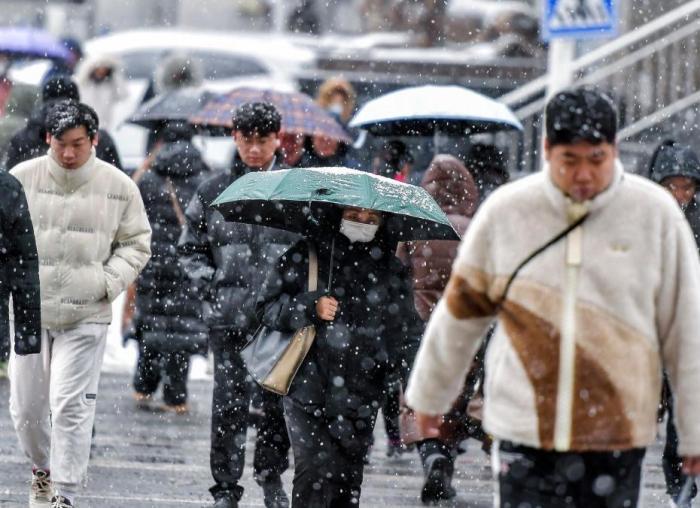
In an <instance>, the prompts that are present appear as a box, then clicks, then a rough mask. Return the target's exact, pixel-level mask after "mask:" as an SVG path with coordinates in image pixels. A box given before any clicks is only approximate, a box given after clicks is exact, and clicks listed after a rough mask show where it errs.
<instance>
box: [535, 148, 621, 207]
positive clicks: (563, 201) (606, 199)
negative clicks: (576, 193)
mask: <svg viewBox="0 0 700 508" xmlns="http://www.w3.org/2000/svg"><path fill="white" fill-rule="evenodd" d="M550 172H551V168H550V166H549V164H548V163H545V165H544V167H543V169H542V173H543V176H544V187H545V194H546V195H547V198H548V200H549V202H550V204H551V205H552V206H553V207H554V208H555V209H556V210H557V211H559V212H561V213H562V214H563V215H565V216H566V215H569V216H570V214H571V213H572V211H573V212H574V213H575V209H576V208H577V205H575V204H574V202H573V201H572V200H571V198H569V197H568V196H566V195H565V194H564V193H563V192H562V191H561V189H559V187H557V186H556V185H555V184H554V182H553V181H552V177H551V174H550ZM624 177H625V169H624V167H623V166H622V163H621V162H620V160H619V159H616V160H615V169H614V174H613V178H612V181H611V182H610V185H609V186H608V188H607V189H605V190H604V191H603V192H601V193H600V194H598V195H597V196H596V197H594V198H593V199H591V200H590V201H587V202H586V203H584V204H583V205H584V207H585V209H586V210H587V211H588V212H590V213H592V212H595V211H597V210H601V209H603V208H605V206H606V205H607V204H608V203H610V202H611V201H612V200H613V198H614V197H615V195H616V194H617V191H618V190H619V189H620V186H621V185H622V182H623V180H624Z"/></svg>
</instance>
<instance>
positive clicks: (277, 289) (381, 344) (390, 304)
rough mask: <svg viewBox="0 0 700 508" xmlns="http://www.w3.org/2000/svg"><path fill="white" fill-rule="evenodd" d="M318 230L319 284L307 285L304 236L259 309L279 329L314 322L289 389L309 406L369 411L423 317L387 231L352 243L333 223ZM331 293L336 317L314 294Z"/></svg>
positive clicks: (352, 416)
mask: <svg viewBox="0 0 700 508" xmlns="http://www.w3.org/2000/svg"><path fill="white" fill-rule="evenodd" d="M338 222H340V219H338ZM336 229H337V227H336ZM380 232H381V229H380ZM379 234H381V233H379ZM313 238H318V239H319V240H313V241H314V243H315V245H316V250H317V255H318V268H319V273H318V290H317V291H314V292H310V291H309V288H308V273H309V256H308V252H309V249H308V244H307V241H306V240H301V241H299V242H298V243H297V244H296V245H294V246H293V247H292V248H291V249H290V250H289V251H287V252H286V253H285V254H284V256H282V258H280V260H279V263H278V264H277V267H276V269H275V270H274V271H272V272H271V273H270V275H269V277H268V278H267V280H266V282H265V286H264V287H263V290H262V294H261V296H260V298H259V301H258V312H259V315H260V318H261V320H262V322H263V323H264V324H265V325H267V326H269V327H270V328H272V329H274V330H280V331H285V332H291V331H294V330H297V329H299V328H301V327H303V326H307V325H315V327H316V338H315V340H314V343H313V345H312V346H311V350H310V351H309V353H308V355H307V357H306V359H305V361H304V363H303V364H302V366H301V368H300V370H299V373H298V374H297V376H296V377H295V379H294V381H293V382H292V385H291V387H290V391H289V394H288V395H289V397H291V398H292V399H293V400H294V401H295V402H296V403H297V404H300V405H301V406H303V407H304V408H305V409H306V411H307V412H309V413H311V414H321V413H322V414H324V415H325V416H326V417H328V418H332V419H336V418H337V417H338V416H343V417H344V418H346V419H347V420H348V421H352V420H358V419H369V418H370V415H372V414H375V413H376V408H377V407H378V405H380V404H381V401H382V400H383V398H384V396H385V395H384V389H385V387H386V377H387V375H389V374H390V373H393V372H395V370H396V369H397V368H401V367H407V363H406V361H407V360H408V359H412V358H413V357H414V354H415V351H416V350H417V347H418V343H419V341H420V334H421V331H422V325H421V324H420V320H419V319H418V317H417V315H416V313H415V310H414V308H413V301H412V297H411V284H410V276H409V274H408V271H407V270H406V268H405V267H404V266H403V265H402V263H401V262H400V261H399V260H398V259H397V258H396V257H395V256H394V252H395V250H396V249H395V244H394V245H389V244H387V243H385V242H383V241H382V240H381V238H379V239H375V240H373V241H371V242H368V243H359V242H355V243H351V242H350V241H349V240H348V239H347V238H346V237H345V236H344V235H342V234H340V233H338V232H335V233H334V232H333V230H330V231H328V232H326V233H325V234H323V235H322V236H321V235H319V234H317V235H315V236H314V237H313ZM329 284H330V285H329ZM326 294H328V295H330V296H333V297H334V298H335V299H336V300H338V302H339V310H338V314H337V315H336V319H335V320H334V321H333V322H330V323H329V322H325V321H321V320H319V319H318V317H317V314H316V302H317V301H318V299H319V298H320V297H321V296H323V295H326ZM402 370H403V371H404V372H405V370H406V369H405V368H404V369H402ZM317 411H320V412H321V413H318V412H317ZM340 421H342V418H341V419H340Z"/></svg>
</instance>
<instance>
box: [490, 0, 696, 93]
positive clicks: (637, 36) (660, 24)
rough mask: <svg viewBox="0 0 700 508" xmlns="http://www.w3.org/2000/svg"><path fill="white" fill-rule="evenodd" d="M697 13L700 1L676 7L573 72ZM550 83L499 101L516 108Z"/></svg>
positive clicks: (535, 83) (577, 62)
mask: <svg viewBox="0 0 700 508" xmlns="http://www.w3.org/2000/svg"><path fill="white" fill-rule="evenodd" d="M696 12H700V0H691V1H690V2H688V3H686V4H684V5H681V6H679V7H676V8H675V9H674V10H672V11H671V12H667V13H666V14H664V15H663V16H661V17H659V18H658V19H656V20H654V21H651V22H649V23H647V24H645V25H643V26H641V27H638V28H635V29H634V30H631V31H630V32H628V33H626V34H624V35H623V36H621V37H618V38H617V39H614V40H613V41H610V42H609V43H607V44H604V45H603V46H601V47H599V48H597V49H595V50H593V51H591V52H590V53H587V54H585V55H583V56H582V57H581V58H578V59H577V60H575V61H574V62H573V63H572V67H571V70H572V72H578V71H580V70H582V69H584V68H585V67H588V66H590V65H591V64H593V63H595V62H597V61H599V60H604V59H605V58H607V57H609V56H610V55H613V54H614V53H616V52H618V51H621V50H623V49H625V48H628V47H630V46H632V45H634V44H637V43H638V42H641V41H643V40H644V39H645V38H647V37H649V36H650V35H653V34H654V33H656V32H658V31H660V30H662V29H664V28H667V27H669V26H671V25H673V24H675V23H677V22H678V21H681V20H682V19H683V18H687V17H689V16H690V15H692V14H694V13H696ZM548 83H549V78H548V76H547V75H546V74H545V75H544V76H541V77H539V78H537V79H535V80H533V81H531V82H530V83H527V84H526V85H523V86H522V87H520V88H518V89H516V90H513V91H512V92H509V93H507V94H505V95H502V96H501V97H500V98H499V100H500V101H501V102H503V103H504V104H506V105H508V106H510V107H514V106H516V105H517V104H519V103H521V102H523V101H525V100H526V99H528V98H529V97H532V96H533V95H536V94H543V93H544V92H545V90H546V89H547V84H548Z"/></svg>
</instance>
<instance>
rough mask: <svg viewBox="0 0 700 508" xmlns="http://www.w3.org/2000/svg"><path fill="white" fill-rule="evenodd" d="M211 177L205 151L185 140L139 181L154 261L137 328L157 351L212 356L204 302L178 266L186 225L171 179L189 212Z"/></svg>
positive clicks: (140, 296)
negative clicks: (208, 350)
mask: <svg viewBox="0 0 700 508" xmlns="http://www.w3.org/2000/svg"><path fill="white" fill-rule="evenodd" d="M208 176H209V168H208V167H207V166H206V164H205V163H204V161H203V160H202V156H201V154H200V153H199V151H198V150H197V149H196V148H195V147H194V146H193V145H192V144H191V143H189V142H185V141H180V142H176V143H168V144H166V145H164V146H163V147H162V148H161V150H160V151H159V152H158V156H157V157H156V159H155V161H154V162H153V165H152V166H151V170H150V171H149V172H148V173H146V174H145V175H144V177H143V179H142V180H141V181H140V182H139V190H140V191H141V197H142V198H143V204H144V206H145V207H146V213H147V214H148V220H149V222H150V223H151V229H152V231H153V234H152V236H151V253H152V254H151V259H150V261H149V262H148V264H147V265H146V266H145V268H144V269H143V271H142V272H141V274H140V275H139V279H138V282H137V293H136V294H137V296H136V315H135V317H136V318H135V326H136V331H137V336H138V337H139V338H140V340H143V341H144V343H145V344H147V345H150V346H151V347H153V348H154V349H157V350H161V351H188V352H190V353H204V352H206V345H207V328H206V325H205V324H204V323H203V322H202V319H201V314H202V310H201V302H200V301H199V297H198V295H196V294H193V293H192V292H191V291H189V290H188V289H189V287H188V283H187V277H186V276H185V274H184V272H183V270H182V269H181V267H180V265H179V263H178V254H177V241H178V238H179V237H180V234H181V231H182V226H181V225H180V221H179V219H178V215H177V212H176V209H175V206H174V204H173V200H172V197H171V193H170V191H169V188H168V181H169V182H171V183H172V188H173V189H174V191H175V195H176V196H177V200H178V203H179V206H180V210H181V211H184V209H185V207H186V206H187V203H189V201H190V200H191V199H192V196H193V195H194V193H195V191H196V189H197V187H198V186H199V185H200V184H201V183H202V182H203V181H204V180H205V179H206V178H207V177H208ZM159 345H160V347H159Z"/></svg>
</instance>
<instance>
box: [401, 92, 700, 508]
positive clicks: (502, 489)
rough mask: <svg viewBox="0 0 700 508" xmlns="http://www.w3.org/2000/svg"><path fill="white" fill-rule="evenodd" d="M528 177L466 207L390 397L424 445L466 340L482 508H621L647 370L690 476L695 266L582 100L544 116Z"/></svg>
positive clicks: (646, 420)
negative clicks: (398, 388) (436, 291)
mask: <svg viewBox="0 0 700 508" xmlns="http://www.w3.org/2000/svg"><path fill="white" fill-rule="evenodd" d="M545 131H546V135H545V142H544V154H545V160H546V162H547V163H546V164H545V166H544V168H543V170H542V171H539V172H538V173H535V174H533V175H530V176H528V177H525V178H522V179H520V180H518V181H516V182H513V183H511V184H506V185H504V186H502V187H500V188H499V189H498V190H496V191H495V192H493V194H491V196H490V197H489V199H487V200H486V202H484V204H483V205H482V206H481V208H479V211H478V212H477V214H476V216H475V217H474V219H473V221H472V222H471V224H470V226H469V230H468V231H467V234H466V236H465V237H464V239H463V240H462V245H461V246H460V249H459V254H458V256H457V259H456V260H455V262H454V265H453V269H452V274H451V275H450V280H449V283H448V285H447V288H446V290H445V293H444V295H443V298H442V299H441V300H440V302H439V303H438V305H437V307H436V308H435V310H434V311H433V314H432V315H431V318H430V322H429V324H428V327H427V329H426V332H425V335H424V337H423V342H422V344H421V348H420V351H419V352H418V355H417V358H416V362H415V364H414V366H413V370H412V372H411V378H410V380H409V382H408V388H407V390H406V400H407V402H408V405H409V406H410V407H412V408H413V409H415V410H416V420H417V422H418V425H419V426H420V427H421V430H422V431H423V433H424V435H428V436H436V435H437V433H438V432H439V431H438V427H439V424H440V422H441V419H442V417H441V415H442V414H444V413H446V412H447V411H448V410H449V409H450V406H451V404H452V401H453V400H454V399H455V397H456V396H457V395H458V394H459V392H460V390H461V388H462V380H463V379H464V378H465V375H466V373H467V371H468V369H469V367H470V363H471V359H472V358H473V357H474V354H475V353H476V351H477V350H478V348H479V344H480V341H481V339H482V337H483V336H484V335H485V332H486V330H487V329H488V327H489V326H490V325H491V324H492V322H493V321H494V320H496V322H497V326H496V328H495V331H494V333H493V335H492V337H491V339H490V342H489V347H488V351H487V354H486V381H485V383H484V390H485V401H484V420H483V421H484V428H485V430H486V431H487V432H488V433H489V434H491V435H492V436H494V438H495V440H496V441H495V443H494V446H493V449H492V450H493V457H492V465H493V468H494V476H495V477H496V478H497V498H496V503H495V505H496V506H500V507H501V508H515V507H521V506H533V507H534V506H543V507H545V506H546V507H562V508H564V507H566V508H575V507H586V508H623V507H633V506H637V503H638V500H639V493H640V483H641V474H642V463H643V459H644V454H645V450H646V447H647V446H649V445H650V444H652V443H654V442H655V440H656V431H657V423H656V418H657V409H658V405H659V395H660V393H661V386H662V369H666V371H667V372H668V377H669V381H670V384H671V387H672V388H673V390H674V392H673V393H674V397H675V406H674V409H675V410H676V411H677V413H676V414H677V419H676V425H677V430H678V436H679V446H678V452H679V454H680V455H681V456H682V457H683V458H682V468H683V471H684V472H685V473H686V474H688V475H698V474H700V426H699V425H698V424H697V422H698V419H699V418H700V391H698V389H697V387H698V386H699V385H700V335H698V329H700V313H698V308H700V263H699V262H698V252H697V246H696V243H695V239H694V238H693V235H692V232H691V230H690V227H689V226H688V223H687V221H686V220H685V217H684V216H683V214H682V212H681V210H680V209H679V207H678V205H677V204H676V202H675V201H674V200H673V198H672V197H671V196H670V195H669V194H668V192H666V191H664V190H663V189H661V188H659V187H658V186H657V185H654V184H652V183H650V182H649V181H647V180H646V179H644V178H641V177H639V176H637V175H632V174H629V173H626V172H625V171H624V169H623V167H622V164H621V162H620V161H619V160H618V158H617V156H618V148H617V111H616V108H615V105H614V104H613V102H612V100H611V99H610V98H609V97H608V96H607V95H605V94H603V93H601V92H599V91H597V90H594V89H590V88H586V87H581V88H575V89H571V90H565V91H562V92H559V93H557V94H556V95H555V96H554V97H553V98H552V99H551V100H550V101H549V102H548V104H547V107H546V110H545Z"/></svg>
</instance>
